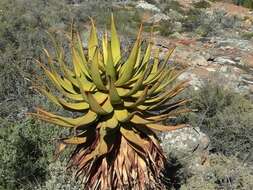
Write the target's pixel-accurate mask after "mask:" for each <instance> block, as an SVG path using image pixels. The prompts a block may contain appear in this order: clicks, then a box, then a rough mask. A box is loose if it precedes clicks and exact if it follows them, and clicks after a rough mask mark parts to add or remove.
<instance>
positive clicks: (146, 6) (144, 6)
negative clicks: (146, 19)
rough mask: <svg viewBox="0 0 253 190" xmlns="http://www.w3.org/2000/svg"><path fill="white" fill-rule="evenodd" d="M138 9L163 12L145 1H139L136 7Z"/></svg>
mask: <svg viewBox="0 0 253 190" xmlns="http://www.w3.org/2000/svg"><path fill="white" fill-rule="evenodd" d="M136 8H138V9H145V10H150V11H154V12H161V10H160V9H159V8H158V7H156V6H155V5H153V4H150V3H147V2H145V1H139V2H138V3H137V5H136Z"/></svg>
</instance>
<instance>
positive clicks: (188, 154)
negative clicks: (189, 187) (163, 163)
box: [161, 127, 210, 172]
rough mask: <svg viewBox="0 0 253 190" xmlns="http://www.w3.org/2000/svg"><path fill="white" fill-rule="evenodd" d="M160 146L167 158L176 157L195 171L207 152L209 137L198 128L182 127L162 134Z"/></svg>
mask: <svg viewBox="0 0 253 190" xmlns="http://www.w3.org/2000/svg"><path fill="white" fill-rule="evenodd" d="M161 142H162V143H161V146H162V148H163V150H164V152H165V153H166V155H167V157H168V159H170V158H171V157H173V158H176V159H177V160H179V161H180V162H185V161H186V158H187V162H186V163H185V165H186V167H187V168H189V169H190V171H191V172H197V171H198V169H200V168H201V166H202V165H203V164H204V162H205V160H206V159H207V157H208V154H209V147H210V139H209V137H208V136H207V135H206V134H205V133H203V132H201V131H200V129H199V128H193V127H188V128H183V129H179V130H175V131H172V132H169V133H167V134H163V136H161Z"/></svg>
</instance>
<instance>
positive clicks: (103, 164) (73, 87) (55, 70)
mask: <svg viewBox="0 0 253 190" xmlns="http://www.w3.org/2000/svg"><path fill="white" fill-rule="evenodd" d="M68 40H69V49H70V51H71V58H72V61H71V64H72V66H69V65H70V64H68V63H66V59H65V52H64V50H63V47H61V45H59V43H57V42H56V41H55V40H54V44H55V53H54V55H53V54H52V53H49V52H48V51H47V50H44V51H45V55H46V58H47V59H46V60H47V61H46V62H47V64H44V63H42V61H37V63H38V64H39V65H40V66H41V67H42V69H43V70H44V73H45V75H46V76H47V77H48V79H49V81H50V82H51V84H50V85H51V86H52V85H53V86H54V87H55V89H54V90H52V87H51V88H49V87H48V84H46V83H45V82H40V84H37V85H35V87H34V88H36V89H37V90H39V91H40V92H41V93H42V94H43V95H45V96H46V97H47V98H48V99H49V100H51V101H52V102H53V103H55V104H56V105H58V106H60V107H61V108H62V109H64V110H67V111H70V113H74V112H75V114H72V117H71V116H69V117H66V116H60V115H58V114H56V113H51V112H48V111H45V110H43V109H41V108H37V109H36V110H37V112H36V113H33V114H32V115H33V116H36V117H37V118H39V119H41V120H44V121H46V122H49V123H52V124H55V125H58V126H61V127H66V128H69V129H70V133H69V134H70V135H69V136H67V137H65V138H61V139H60V140H59V145H58V148H57V151H56V152H57V154H58V153H61V152H62V151H63V150H64V149H65V148H66V147H68V145H72V146H75V150H74V152H73V153H72V155H71V157H70V161H69V163H68V168H75V176H76V177H77V178H79V179H80V180H81V181H82V183H83V184H84V186H85V189H92V190H93V189H102V190H106V189H135V190H138V189H163V188H164V185H163V180H162V179H163V177H162V171H163V169H164V167H165V164H166V158H165V156H164V153H163V151H162V149H161V147H160V144H159V138H158V136H157V133H160V132H168V131H172V130H176V129H179V128H182V127H185V126H186V125H183V124H180V125H165V124H164V123H165V122H164V121H165V120H167V119H168V118H174V117H175V116H177V115H178V114H180V113H183V112H188V111H189V110H188V109H187V108H185V106H184V105H185V103H186V102H187V101H188V100H186V99H177V100H175V101H173V98H174V97H175V96H177V95H178V94H180V92H182V91H183V90H184V89H185V88H186V87H187V82H186V81H181V82H176V79H177V77H178V76H179V75H180V74H181V73H182V72H181V71H178V70H176V69H175V68H173V66H172V65H170V64H168V59H169V57H170V56H171V54H172V52H173V49H171V50H170V51H168V52H167V53H166V55H165V56H164V58H163V59H161V60H160V59H159V54H160V52H159V49H158V48H156V47H154V44H153V41H152V37H151V38H150V39H149V40H146V41H144V40H142V26H141V27H140V29H139V32H138V34H137V38H136V41H135V43H134V44H133V47H132V49H130V50H129V51H124V52H127V53H123V51H122V47H121V44H120V40H119V36H118V34H117V32H116V28H115V24H114V19H113V16H112V18H111V30H110V33H109V34H107V33H105V34H104V35H103V36H102V39H101V40H99V39H98V36H97V31H96V27H95V25H94V22H93V21H91V31H90V36H89V38H88V48H87V51H86V50H84V48H83V43H82V40H81V37H80V35H79V33H78V32H75V31H73V30H72V32H71V35H68ZM100 41H101V43H100ZM73 115H77V116H76V117H73Z"/></svg>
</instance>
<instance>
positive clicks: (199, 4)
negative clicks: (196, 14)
mask: <svg viewBox="0 0 253 190" xmlns="http://www.w3.org/2000/svg"><path fill="white" fill-rule="evenodd" d="M193 6H194V7H195V8H197V9H206V8H209V7H211V4H210V3H209V2H207V1H198V2H196V3H193Z"/></svg>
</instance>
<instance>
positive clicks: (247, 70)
mask: <svg viewBox="0 0 253 190" xmlns="http://www.w3.org/2000/svg"><path fill="white" fill-rule="evenodd" d="M178 2H179V3H180V4H181V5H182V7H184V8H185V9H190V7H191V6H192V4H193V1H190V0H181V1H178ZM195 2H196V1H195ZM145 4H146V7H145ZM137 7H142V8H143V9H144V8H146V9H149V10H150V9H151V10H153V11H154V12H157V13H154V15H150V18H149V19H148V18H146V20H148V21H147V22H151V21H155V22H156V23H159V22H161V21H162V20H164V19H165V20H169V19H171V20H173V23H174V24H175V25H176V26H178V25H179V29H177V30H175V31H174V32H173V33H172V34H171V35H169V36H166V37H158V38H157V44H163V46H165V47H171V46H175V45H176V47H177V49H176V51H175V53H174V56H173V58H172V59H173V61H174V62H176V63H178V64H180V65H183V66H184V67H186V68H187V70H186V72H185V73H184V74H183V75H182V76H181V79H186V78H189V79H191V84H192V85H193V86H194V88H195V89H198V88H199V86H201V85H202V84H203V82H204V81H205V80H210V79H213V77H217V76H219V78H218V80H221V82H222V83H224V84H225V85H226V86H227V87H228V88H232V89H234V90H235V91H237V92H240V93H245V92H246V93H247V92H249V93H251V94H252V93H253V75H252V74H253V40H252V38H249V39H246V37H245V36H244V37H243V35H246V34H251V33H253V25H252V23H253V12H252V11H250V10H248V9H246V8H243V7H239V6H236V5H233V4H230V3H221V2H218V3H212V4H211V6H210V7H209V8H206V9H203V14H201V15H203V18H202V21H201V20H199V22H202V23H200V24H202V26H200V27H198V28H197V29H196V30H194V31H192V32H191V31H189V32H185V31H182V28H181V27H180V26H182V23H180V22H179V21H175V20H180V19H179V18H180V15H181V14H180V13H178V12H176V11H175V10H173V9H171V10H170V11H169V13H168V14H165V13H162V12H161V10H160V9H158V8H157V7H155V6H153V7H152V6H151V5H150V4H149V5H148V4H147V3H145V2H140V3H139V4H138V5H137ZM172 13H173V15H174V17H176V18H172V17H173V15H171V14H172ZM177 14H178V15H179V16H178V15H177ZM181 16H182V17H183V15H181ZM219 22H220V23H219ZM203 25H209V26H206V27H211V28H210V30H213V31H211V32H210V33H209V32H208V31H201V29H202V30H205V29H204V28H201V27H203ZM207 29H208V28H207ZM196 32H197V33H196ZM202 32H207V34H206V35H202V34H201V33H202ZM166 49H167V48H165V50H166Z"/></svg>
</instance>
